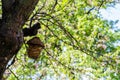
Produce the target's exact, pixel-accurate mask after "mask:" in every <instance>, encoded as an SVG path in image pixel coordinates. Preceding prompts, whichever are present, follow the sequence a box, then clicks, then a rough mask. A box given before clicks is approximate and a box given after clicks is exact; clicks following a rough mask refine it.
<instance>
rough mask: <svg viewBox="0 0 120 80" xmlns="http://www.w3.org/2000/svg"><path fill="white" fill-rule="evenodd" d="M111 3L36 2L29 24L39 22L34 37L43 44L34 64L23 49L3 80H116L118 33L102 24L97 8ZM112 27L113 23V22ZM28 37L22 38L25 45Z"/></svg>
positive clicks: (91, 0)
mask: <svg viewBox="0 0 120 80" xmlns="http://www.w3.org/2000/svg"><path fill="white" fill-rule="evenodd" d="M111 2H112V1H109V2H107V1H103V0H49V1H47V0H40V1H39V4H38V5H37V6H36V9H35V11H34V12H33V14H32V15H31V17H30V20H28V22H27V23H26V25H25V26H24V27H29V25H28V24H29V23H30V22H31V21H32V23H35V22H40V24H41V29H40V30H39V33H38V34H37V35H36V36H37V37H39V38H40V39H41V40H42V41H43V42H44V44H45V49H44V50H43V51H42V53H40V58H39V59H38V60H32V59H30V58H28V57H27V49H26V48H27V45H26V44H24V45H23V47H22V48H21V50H20V51H19V53H18V55H17V57H16V62H15V63H14V65H12V66H10V67H9V69H8V70H6V73H5V75H4V77H5V78H6V80H40V79H42V80H49V79H51V80H52V79H53V80H82V79H83V78H88V79H90V80H100V79H106V80H111V79H112V80H118V79H119V78H120V74H119V73H120V56H119V55H120V54H119V53H120V47H119V46H116V45H114V44H115V43H116V42H117V41H119V39H120V35H119V31H117V32H114V31H113V30H112V25H111V24H110V23H109V22H108V21H106V20H102V19H101V16H100V15H99V9H100V8H106V7H107V6H106V4H109V3H111ZM113 25H114V22H113ZM29 39H31V37H25V42H26V41H28V40H29Z"/></svg>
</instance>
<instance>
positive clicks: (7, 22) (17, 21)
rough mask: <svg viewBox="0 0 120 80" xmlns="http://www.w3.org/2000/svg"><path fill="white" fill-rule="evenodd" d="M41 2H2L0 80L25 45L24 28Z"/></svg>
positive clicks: (35, 0) (22, 0)
mask: <svg viewBox="0 0 120 80" xmlns="http://www.w3.org/2000/svg"><path fill="white" fill-rule="evenodd" d="M38 1H39V0H2V12H3V13H2V19H1V20H0V21H1V22H0V80H2V77H3V74H4V71H5V70H6V65H7V63H8V61H9V60H10V59H11V58H12V57H13V56H14V55H16V54H17V52H18V51H19V49H20V48H21V46H22V44H23V32H22V26H23V25H24V23H25V22H26V21H27V19H28V18H29V16H30V15H31V13H32V12H33V10H34V8H35V6H36V4H37V3H38Z"/></svg>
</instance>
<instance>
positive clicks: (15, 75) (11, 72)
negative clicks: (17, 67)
mask: <svg viewBox="0 0 120 80" xmlns="http://www.w3.org/2000/svg"><path fill="white" fill-rule="evenodd" d="M8 69H9V71H10V72H11V73H12V74H13V75H14V76H15V78H16V79H17V80H20V79H19V78H18V77H17V76H16V75H15V73H14V72H13V71H12V70H11V69H10V68H8Z"/></svg>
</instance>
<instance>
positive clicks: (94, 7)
mask: <svg viewBox="0 0 120 80" xmlns="http://www.w3.org/2000/svg"><path fill="white" fill-rule="evenodd" d="M94 9H95V7H93V8H91V9H90V10H89V11H88V12H87V13H86V14H89V13H90V12H91V11H92V10H94Z"/></svg>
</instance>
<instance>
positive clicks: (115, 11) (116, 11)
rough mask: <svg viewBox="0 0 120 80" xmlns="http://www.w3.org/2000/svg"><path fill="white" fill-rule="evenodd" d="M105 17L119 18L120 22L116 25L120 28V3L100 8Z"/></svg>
mask: <svg viewBox="0 0 120 80" xmlns="http://www.w3.org/2000/svg"><path fill="white" fill-rule="evenodd" d="M100 12H101V14H102V17H103V19H105V20H113V21H116V20H119V22H118V23H117V24H116V25H115V26H117V28H119V29H120V3H118V4H116V5H115V6H114V7H108V8H107V9H101V10H100Z"/></svg>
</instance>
